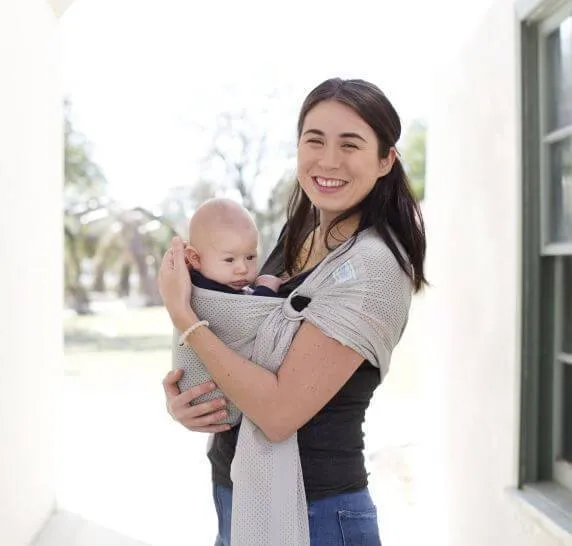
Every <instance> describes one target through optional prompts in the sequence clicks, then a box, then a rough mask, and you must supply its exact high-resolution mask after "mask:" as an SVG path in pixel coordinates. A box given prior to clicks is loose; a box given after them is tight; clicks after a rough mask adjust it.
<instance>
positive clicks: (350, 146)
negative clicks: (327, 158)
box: [342, 142, 357, 150]
mask: <svg viewBox="0 0 572 546" xmlns="http://www.w3.org/2000/svg"><path fill="white" fill-rule="evenodd" d="M342 148H353V149H354V150H357V146H356V145H355V144H353V143H352V142H344V144H342Z"/></svg>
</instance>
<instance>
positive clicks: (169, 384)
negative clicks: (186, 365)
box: [163, 369, 183, 399]
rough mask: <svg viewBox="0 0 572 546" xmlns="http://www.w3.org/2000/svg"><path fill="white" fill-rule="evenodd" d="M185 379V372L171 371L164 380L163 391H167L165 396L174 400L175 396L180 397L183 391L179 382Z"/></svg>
mask: <svg viewBox="0 0 572 546" xmlns="http://www.w3.org/2000/svg"><path fill="white" fill-rule="evenodd" d="M182 377H183V370H180V369H177V370H171V371H170V372H169V373H168V374H167V375H166V376H165V377H164V378H163V389H164V390H165V395H166V396H167V399H169V398H173V397H175V396H179V395H180V394H181V391H180V390H179V387H178V385H177V381H179V380H180V379H181V378H182Z"/></svg>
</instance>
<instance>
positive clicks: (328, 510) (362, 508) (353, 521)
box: [213, 484, 381, 546]
mask: <svg viewBox="0 0 572 546" xmlns="http://www.w3.org/2000/svg"><path fill="white" fill-rule="evenodd" d="M213 497H214V502H215V506H216V512H217V516H218V536H217V539H216V543H215V546H230V521H231V514H232V491H231V490H230V489H228V488H227V487H223V486H222V485H216V484H215V485H214V486H213ZM308 521H309V524H310V545H311V546H381V541H380V538H379V529H378V526H377V510H376V508H375V505H374V504H373V501H372V500H371V497H370V495H369V491H368V490H367V488H365V489H360V490H359V491H353V492H351V493H341V494H339V495H334V496H332V497H327V498H325V499H320V500H317V501H313V502H310V503H308Z"/></svg>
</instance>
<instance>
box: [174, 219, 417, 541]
mask: <svg viewBox="0 0 572 546" xmlns="http://www.w3.org/2000/svg"><path fill="white" fill-rule="evenodd" d="M355 239H356V240H355V243H354V244H353V245H352V239H350V240H348V241H346V242H345V243H343V244H342V245H340V246H339V247H338V248H337V249H335V250H334V251H333V252H331V253H330V254H329V255H328V256H327V257H326V258H325V259H324V260H323V261H322V262H321V263H320V264H319V265H318V266H317V267H316V268H315V270H314V271H312V273H311V274H310V275H308V277H307V278H306V279H305V280H304V282H303V283H302V284H301V285H300V286H299V287H298V288H297V289H295V290H294V291H293V292H292V293H291V294H290V296H289V297H288V298H287V299H283V298H265V297H258V296H248V295H235V294H226V293H221V292H214V291H209V290H204V289H199V288H196V287H193V295H192V307H193V309H194V310H195V312H196V314H197V316H198V317H200V318H201V319H205V320H208V321H209V322H210V327H211V329H212V330H213V332H214V333H215V334H216V335H217V336H218V337H220V339H221V340H222V341H223V342H224V343H225V344H227V345H228V346H229V347H231V348H232V349H234V350H236V351H237V352H239V353H240V354H241V355H242V356H244V357H246V358H248V359H249V360H251V361H253V362H255V363H257V364H258V365H260V366H263V367H265V368H267V369H268V370H271V371H273V372H275V373H276V372H277V371H278V368H279V367H280V365H281V364H282V362H283V360H284V358H285V356H286V353H287V352H288V348H289V347H290V343H291V342H292V340H293V338H294V336H295V334H296V332H297V331H298V328H299V326H300V323H301V321H302V320H306V321H308V322H310V323H312V324H313V325H314V326H316V327H317V328H318V329H320V330H321V331H322V332H323V333H324V334H325V335H327V336H329V337H331V338H333V339H335V340H337V341H339V342H340V343H341V344H342V345H345V346H348V347H350V348H352V349H353V350H354V351H356V352H357V353H358V354H359V355H360V356H362V357H363V359H364V360H368V361H369V362H370V363H371V364H373V365H374V366H376V367H378V368H379V370H380V374H381V377H382V379H383V377H384V376H385V374H386V373H387V371H388V368H389V360H390V356H391V352H392V350H393V348H394V347H395V345H396V344H397V342H398V341H399V339H400V337H401V334H402V332H403V329H404V328H405V324H406V323H407V317H408V312H409V306H410V302H411V294H412V284H411V281H410V279H409V277H408V276H407V275H406V274H405V272H404V271H403V270H402V269H401V268H400V267H399V264H398V263H397V260H396V259H395V256H394V255H393V254H392V253H391V251H390V250H389V248H388V247H387V246H386V244H385V243H384V241H383V240H382V239H381V238H380V237H379V236H378V235H377V233H376V232H375V231H374V230H373V229H372V228H370V229H368V230H365V231H363V232H361V233H360V234H358V235H357V236H356V237H355ZM297 295H299V296H306V297H308V298H310V299H311V301H310V303H309V304H308V305H307V306H306V307H305V308H304V309H302V310H301V311H299V312H298V311H296V310H295V309H294V308H293V307H292V304H291V300H292V298H294V297H295V296H297ZM178 335H179V334H178V332H175V333H174V336H173V342H174V347H173V366H174V367H177V368H183V369H184V370H185V373H184V377H183V379H182V380H181V381H180V388H181V389H182V390H184V389H187V388H189V387H190V386H192V385H196V384H199V383H202V382H205V381H208V380H209V379H210V376H209V374H208V372H207V371H206V370H205V368H204V366H203V365H202V363H201V362H200V361H199V360H198V358H197V356H196V355H195V353H194V352H193V350H192V348H190V347H187V346H183V347H179V346H178V344H177V340H178ZM220 395H221V393H220V392H218V393H216V391H215V392H214V393H210V395H209V398H212V397H214V396H220ZM203 399H204V398H203ZM292 403H295V400H293V401H292ZM229 405H230V407H229V410H231V415H230V419H229V421H231V422H232V423H236V422H237V421H238V419H240V412H239V411H238V409H236V407H234V406H232V405H231V404H229ZM231 479H232V482H233V502H232V529H231V543H232V546H309V544H310V539H309V530H308V512H307V505H306V496H305V491H304V482H303V477H302V468H301V463H300V455H299V450H298V442H297V436H296V434H294V435H293V436H291V437H290V438H288V439H287V440H285V441H283V442H280V443H273V442H270V441H269V440H268V439H267V438H266V436H265V435H264V433H263V432H262V430H260V429H259V428H258V427H257V426H256V424H255V423H253V422H252V421H251V420H250V419H249V418H248V416H247V415H243V416H242V422H241V426H240V431H239V434H238V440H237V445H236V452H235V456H234V459H233V461H232V464H231Z"/></svg>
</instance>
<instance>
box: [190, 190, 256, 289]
mask: <svg viewBox="0 0 572 546" xmlns="http://www.w3.org/2000/svg"><path fill="white" fill-rule="evenodd" d="M257 250H258V230H257V229H256V225H255V223H254V221H253V220H252V217H251V216H250V214H249V213H248V211H247V210H246V209H244V208H243V207H241V206H240V205H239V204H238V203H236V202H235V201H232V200H230V199H221V198H216V199H210V200H209V201H206V202H205V203H203V204H202V205H201V206H200V207H199V208H198V209H197V211H196V212H195V214H193V217H192V218H191V221H190V223H189V244H188V245H187V247H186V249H185V256H186V258H187V260H188V262H189V263H190V264H191V267H192V268H193V269H196V270H197V271H200V272H201V274H202V275H204V276H205V277H207V278H208V279H211V280H213V281H216V282H218V283H221V284H225V285H227V286H230V287H231V288H233V289H234V290H239V289H240V288H243V287H244V286H246V285H247V284H250V283H252V282H253V281H254V280H255V279H256V273H257V261H256V256H257Z"/></svg>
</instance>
